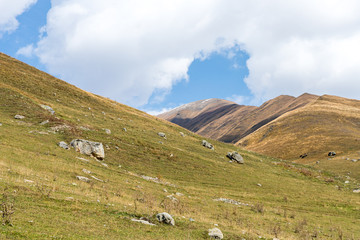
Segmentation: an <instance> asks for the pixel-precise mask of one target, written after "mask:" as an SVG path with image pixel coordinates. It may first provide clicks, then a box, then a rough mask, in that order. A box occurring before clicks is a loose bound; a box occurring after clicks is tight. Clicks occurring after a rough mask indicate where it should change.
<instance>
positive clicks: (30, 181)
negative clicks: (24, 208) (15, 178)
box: [24, 179, 34, 183]
mask: <svg viewBox="0 0 360 240" xmlns="http://www.w3.org/2000/svg"><path fill="white" fill-rule="evenodd" d="M24 182H25V183H34V181H33V180H29V179H24Z"/></svg>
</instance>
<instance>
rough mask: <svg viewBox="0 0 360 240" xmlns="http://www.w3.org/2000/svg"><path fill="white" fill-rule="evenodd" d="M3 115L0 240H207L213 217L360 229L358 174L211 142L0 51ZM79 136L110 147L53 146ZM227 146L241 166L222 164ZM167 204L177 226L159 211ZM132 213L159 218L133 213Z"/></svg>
mask: <svg viewBox="0 0 360 240" xmlns="http://www.w3.org/2000/svg"><path fill="white" fill-rule="evenodd" d="M40 104H44V105H48V106H50V107H52V108H53V109H54V110H55V112H56V113H55V115H51V114H50V113H49V112H48V111H47V110H45V109H43V108H41V106H40ZM16 114H21V115H23V116H25V119H22V120H17V119H14V115H16ZM45 120H49V123H47V124H44V125H41V124H40V123H42V122H44V121H45ZM0 123H1V124H2V126H0V149H1V154H0V198H1V199H2V211H3V214H2V216H3V217H2V221H3V222H5V221H8V224H5V225H2V226H0V239H209V237H208V236H207V229H209V228H213V227H214V224H218V228H220V229H221V230H222V232H223V233H224V239H243V238H245V239H259V236H261V237H262V239H272V238H274V237H278V238H280V239H312V238H316V239H359V238H360V226H359V224H358V220H359V218H360V211H359V210H360V207H359V202H360V197H359V195H357V194H355V193H353V192H352V190H353V189H354V188H357V187H358V182H357V181H355V180H354V179H352V178H350V179H347V178H346V177H344V176H335V175H332V174H330V173H324V172H318V171H315V170H313V169H311V168H305V167H303V166H301V165H288V164H286V163H283V162H281V161H279V160H277V159H273V158H269V157H265V156H262V155H258V154H255V153H252V152H248V151H245V150H242V149H239V148H237V147H235V146H232V145H229V144H225V143H220V142H216V141H211V140H208V141H210V142H211V143H213V144H214V146H215V150H214V151H212V150H210V149H207V148H204V147H203V146H202V145H201V140H202V139H203V138H202V137H200V136H198V135H195V134H193V133H191V132H189V131H187V130H185V129H183V128H181V127H178V126H176V125H173V124H170V123H167V122H166V121H163V120H160V119H157V118H155V117H152V116H149V115H147V114H145V113H143V112H141V111H138V110H136V109H133V108H130V107H127V106H124V105H121V104H119V103H116V102H114V101H111V100H109V99H106V98H103V97H99V96H96V95H93V94H91V93H88V92H85V91H82V90H80V89H78V88H76V87H74V86H72V85H69V84H67V83H65V82H63V81H61V80H59V79H56V78H54V77H51V76H49V75H47V74H45V73H43V72H40V71H38V70H36V69H34V68H32V67H30V66H28V65H26V64H23V63H21V62H19V61H17V60H15V59H12V58H10V57H8V56H6V55H3V54H0ZM124 128H126V131H124ZM104 129H110V130H111V134H107V133H106V132H105V130H104ZM158 132H164V133H166V139H164V138H161V137H159V136H158V134H157V133H158ZM180 132H183V133H184V134H185V137H183V136H181V134H180ZM75 138H81V139H87V140H91V141H98V142H102V143H103V144H104V146H105V145H107V146H108V148H106V149H105V159H104V161H101V162H99V161H97V160H96V159H94V158H91V157H87V156H84V155H81V154H79V153H77V152H75V151H74V150H73V149H70V150H65V149H63V148H60V147H59V146H57V143H58V142H60V141H65V142H67V143H69V142H70V141H71V140H72V139H75ZM234 150H237V151H238V152H239V153H241V154H242V155H243V157H244V159H245V164H243V165H240V164H236V163H229V161H228V159H226V157H225V155H226V153H227V152H228V151H234ZM84 159H85V160H84ZM86 160H87V161H86ZM104 163H105V164H106V165H104ZM84 169H85V170H84ZM88 171H90V173H89V172H88ZM76 176H85V177H88V178H90V179H91V182H90V183H86V182H82V181H79V180H77V179H76ZM92 176H94V177H96V178H97V179H98V180H96V179H95V178H92ZM142 176H148V177H152V178H147V177H142ZM100 180H101V181H100ZM345 180H347V181H349V183H347V184H345V183H344V181H345ZM258 184H259V185H258ZM260 185H261V186H260ZM176 193H178V194H176ZM169 195H173V197H175V198H176V199H177V201H173V200H171V198H173V197H168V196H169ZM218 198H227V199H233V200H236V201H238V202H241V203H244V204H239V205H234V204H231V203H225V202H221V201H214V199H218ZM164 211H166V212H168V213H170V214H171V215H172V216H173V217H174V219H175V221H176V225H175V226H168V225H164V224H159V223H158V222H157V221H156V219H155V216H154V215H155V214H157V213H159V212H164ZM11 213H13V214H11ZM8 216H11V218H10V219H9V218H8ZM140 217H146V218H148V219H149V220H150V221H151V222H153V223H155V224H156V225H157V226H148V225H143V224H141V223H137V222H133V221H131V219H132V218H137V219H139V218H140ZM189 218H193V219H194V220H195V221H190V220H189ZM10 225H12V226H10Z"/></svg>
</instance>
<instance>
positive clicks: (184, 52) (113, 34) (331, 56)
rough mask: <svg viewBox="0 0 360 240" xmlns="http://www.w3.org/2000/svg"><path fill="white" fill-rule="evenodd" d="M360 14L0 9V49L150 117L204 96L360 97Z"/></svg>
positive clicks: (243, 4)
mask: <svg viewBox="0 0 360 240" xmlns="http://www.w3.org/2000/svg"><path fill="white" fill-rule="evenodd" d="M224 1H225V2H224ZM359 11H360V4H359V3H357V2H356V1H349V2H346V3H345V2H343V1H338V0H335V1H331V2H329V1H326V0H319V1H317V2H314V1H310V0H305V1H300V0H299V1H297V0H294V1H292V2H291V3H289V2H288V1H285V0H275V1H274V2H272V3H269V2H268V1H265V0H256V1H251V2H249V1H245V0H223V1H220V0H197V1H190V0H182V1H164V0H151V1H147V0H133V1H114V0H102V1H100V0H87V1H85V0H67V1H59V0H53V1H48V0H41V1H39V0H38V1H37V0H13V1H5V2H4V1H3V2H0V51H1V52H3V53H5V54H8V55H10V56H12V57H15V58H17V59H19V60H21V61H24V62H26V63H28V64H30V65H32V66H35V67H36V68H38V69H40V70H43V71H46V72H48V73H50V74H52V75H54V76H56V77H59V78H61V79H63V80H65V81H67V82H69V83H71V84H74V85H76V86H78V87H80V88H82V89H84V90H87V91H90V92H94V93H96V94H100V95H102V96H105V97H109V98H111V99H114V100H117V101H119V102H121V103H124V104H127V105H130V106H133V107H137V108H139V109H142V110H144V111H147V112H150V113H158V112H161V111H164V110H166V109H170V108H173V107H177V106H179V105H181V104H185V103H188V102H192V101H196V100H201V99H207V98H222V99H228V100H232V101H236V102H238V103H240V104H251V105H259V104H261V103H263V102H264V101H266V100H269V99H271V98H273V97H276V96H278V95H281V94H288V95H293V96H298V95H301V94H302V93H304V92H310V93H314V94H319V95H321V94H333V95H338V96H343V97H348V98H357V99H358V92H359V91H360V83H359V82H360V81H359V80H358V76H359V75H360V60H359V58H358V56H359V54H360V46H359V44H358V43H359V42H360V28H359V25H360V17H359V15H358V12H359ZM324 19H326V21H324Z"/></svg>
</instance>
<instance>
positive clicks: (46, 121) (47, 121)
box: [40, 120, 49, 125]
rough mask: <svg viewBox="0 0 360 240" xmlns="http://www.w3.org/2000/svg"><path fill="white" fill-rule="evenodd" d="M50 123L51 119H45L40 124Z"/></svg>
mask: <svg viewBox="0 0 360 240" xmlns="http://www.w3.org/2000/svg"><path fill="white" fill-rule="evenodd" d="M48 123H49V120H45V121H43V122H41V123H40V125H45V124H48Z"/></svg>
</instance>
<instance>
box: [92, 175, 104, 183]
mask: <svg viewBox="0 0 360 240" xmlns="http://www.w3.org/2000/svg"><path fill="white" fill-rule="evenodd" d="M91 177H92V178H93V179H95V180H96V181H99V182H104V180H101V179H100V178H97V177H95V176H91Z"/></svg>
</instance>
